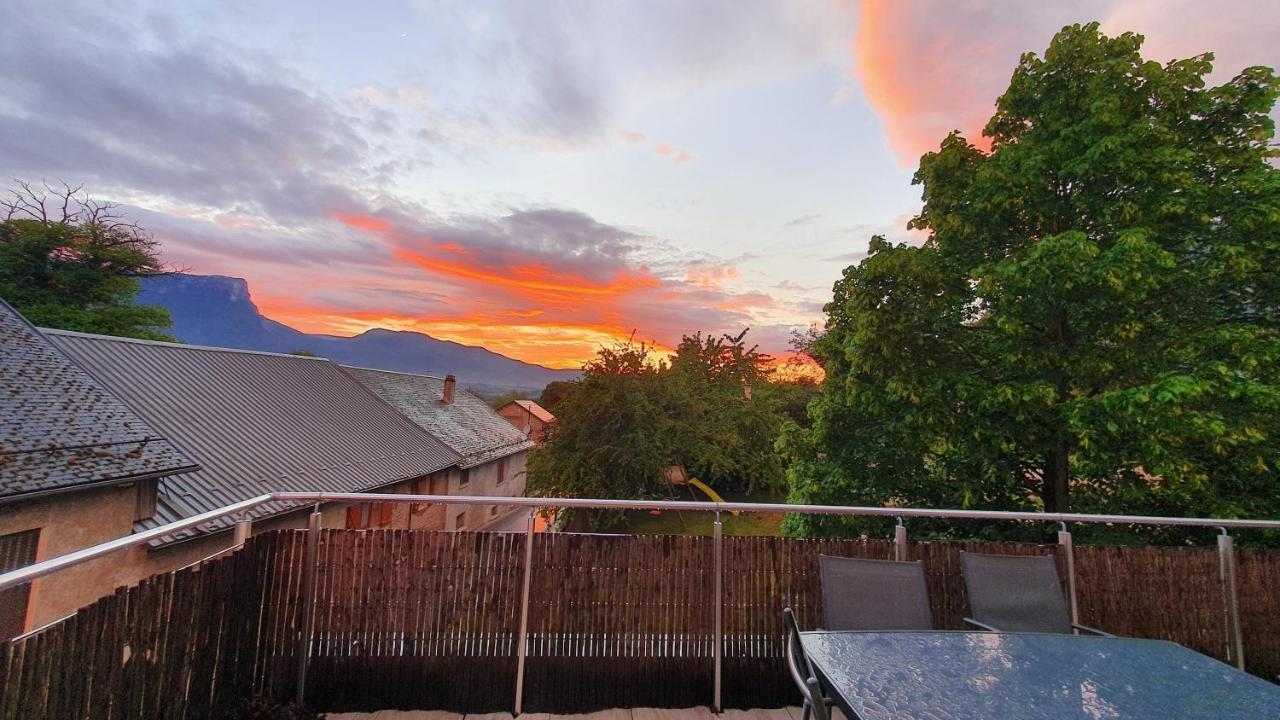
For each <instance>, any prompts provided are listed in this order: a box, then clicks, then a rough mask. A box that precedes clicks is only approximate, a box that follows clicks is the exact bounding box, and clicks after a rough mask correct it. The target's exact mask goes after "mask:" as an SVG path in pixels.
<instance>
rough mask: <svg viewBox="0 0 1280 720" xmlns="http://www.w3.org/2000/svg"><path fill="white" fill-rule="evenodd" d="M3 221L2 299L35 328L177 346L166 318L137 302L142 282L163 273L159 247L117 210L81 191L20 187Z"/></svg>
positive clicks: (1, 209) (1, 208) (2, 207)
mask: <svg viewBox="0 0 1280 720" xmlns="http://www.w3.org/2000/svg"><path fill="white" fill-rule="evenodd" d="M0 213H3V218H4V219H3V220H0V297H3V298H4V299H5V300H6V301H8V302H9V303H10V304H11V305H13V306H14V307H15V308H16V309H17V310H18V312H20V313H22V314H23V315H25V316H26V317H27V319H29V320H30V321H31V322H33V323H35V324H37V325H42V326H47V327H53V328H60V329H63V330H77V331H81V332H92V333H101V334H104V335H118V336H122V337H136V338H146V339H152V340H171V339H172V338H170V337H169V336H168V335H167V334H166V333H165V332H164V331H165V330H166V329H167V328H169V327H170V325H171V324H172V320H171V319H170V317H169V312H168V311H167V310H165V309H164V308H162V307H159V306H154V305H145V306H139V305H135V304H134V302H133V301H134V298H135V296H136V295H137V293H138V289H139V284H138V278H140V277H145V276H148V275H157V274H160V273H161V272H163V269H162V266H161V262H160V257H159V245H158V243H157V242H156V240H155V239H154V238H153V237H152V236H151V235H149V234H148V233H147V232H146V231H145V230H143V229H142V228H141V227H139V226H138V225H137V224H136V223H133V222H130V221H128V220H126V219H125V218H123V217H122V216H121V215H120V214H119V212H118V209H117V207H116V206H115V205H113V204H111V203H100V202H96V201H94V200H92V199H90V198H87V197H84V196H83V195H82V193H81V192H80V189H79V188H73V187H67V186H62V187H60V188H50V187H48V186H43V187H41V188H37V187H35V186H32V185H30V184H28V183H18V185H17V186H16V188H15V189H13V190H12V191H11V192H10V194H9V197H8V198H7V199H4V200H0Z"/></svg>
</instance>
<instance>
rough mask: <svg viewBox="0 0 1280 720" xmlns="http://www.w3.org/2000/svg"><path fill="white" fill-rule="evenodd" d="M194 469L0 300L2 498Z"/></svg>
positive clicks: (184, 457)
mask: <svg viewBox="0 0 1280 720" xmlns="http://www.w3.org/2000/svg"><path fill="white" fill-rule="evenodd" d="M194 467H196V462H195V461H194V460H193V459H192V458H189V457H187V456H186V455H184V454H183V453H182V452H180V451H178V450H177V448H175V447H174V446H173V445H172V444H170V443H169V441H168V440H167V439H165V438H164V437H162V435H161V433H160V432H158V431H156V430H155V429H154V428H152V427H151V426H149V425H148V424H147V423H146V422H145V421H144V420H143V419H142V418H140V417H138V415H137V414H136V413H134V412H133V411H132V410H130V409H129V408H128V407H126V405H125V404H124V403H123V402H121V401H120V399H119V398H117V397H115V396H113V395H112V394H111V393H110V392H109V391H108V390H107V389H106V388H105V387H103V385H102V384H101V383H100V382H98V381H97V380H95V379H94V378H93V377H92V376H90V375H89V374H88V373H86V372H85V371H84V370H83V369H81V368H80V367H78V366H76V364H75V363H74V362H72V361H71V359H70V358H69V357H67V355H66V354H64V353H63V352H62V351H61V350H59V349H58V348H57V347H56V346H55V345H54V344H53V343H51V342H49V340H48V339H47V338H46V337H45V336H44V335H43V334H41V333H40V331H39V330H37V329H36V328H35V327H34V326H32V325H31V323H29V322H27V320H26V319H25V318H23V317H22V316H21V315H20V314H18V312H17V311H16V310H14V309H13V308H12V307H10V306H9V305H8V304H7V303H5V302H4V301H3V300H0V497H16V496H21V495H24V494H27V493H33V492H42V491H49V490H61V489H65V488H71V487H75V486H78V485H89V484H95V483H101V482H111V481H114V480H129V479H131V478H137V477H143V476H151V475H163V474H170V473H175V472H182V471H183V470H188V469H192V468H194Z"/></svg>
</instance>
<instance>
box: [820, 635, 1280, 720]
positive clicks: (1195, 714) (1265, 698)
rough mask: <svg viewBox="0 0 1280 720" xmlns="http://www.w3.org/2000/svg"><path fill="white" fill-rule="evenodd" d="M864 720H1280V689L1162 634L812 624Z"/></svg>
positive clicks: (831, 682) (829, 673)
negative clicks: (846, 628) (831, 628)
mask: <svg viewBox="0 0 1280 720" xmlns="http://www.w3.org/2000/svg"><path fill="white" fill-rule="evenodd" d="M800 637H801V642H802V644H803V645H804V649H805V654H806V655H808V657H809V662H810V663H811V664H812V666H813V668H814V670H815V672H817V674H818V677H819V680H820V682H821V683H822V685H823V688H824V691H825V692H826V693H827V694H828V695H829V696H830V697H831V698H832V699H833V700H834V701H835V703H836V704H837V705H838V706H839V707H840V709H841V710H843V711H844V712H845V715H846V716H847V717H848V718H850V720H853V719H854V718H856V719H857V720H890V719H892V720H1074V719H1075V718H1082V719H1087V720H1103V719H1106V720H1127V719H1129V718H1142V719H1143V720H1152V719H1157V718H1158V719H1159V720H1173V719H1175V718H1177V719H1186V720H1190V719H1191V718H1213V719H1214V720H1228V719H1232V720H1234V719H1236V718H1238V719H1239V720H1262V719H1263V718H1274V719H1280V685H1274V684H1272V683H1270V682H1267V681H1266V680H1263V679H1261V678H1258V677H1254V676H1252V675H1249V674H1246V673H1243V672H1240V671H1239V670H1236V669H1235V668H1233V667H1231V666H1229V665H1225V664H1223V663H1221V662H1218V661H1217V660H1214V659H1213V658H1210V657H1208V656H1205V655H1201V654H1200V653H1198V652H1195V651H1193V650H1189V649H1187V648H1185V647H1182V646H1181V645H1177V644H1175V643H1171V642H1165V641H1162V640H1137V639H1132V638H1111V637H1086V636H1073V635H1050V634H1043V633H990V632H947V631H933V632H905V631H903V632H823V631H816V632H805V633H801V634H800Z"/></svg>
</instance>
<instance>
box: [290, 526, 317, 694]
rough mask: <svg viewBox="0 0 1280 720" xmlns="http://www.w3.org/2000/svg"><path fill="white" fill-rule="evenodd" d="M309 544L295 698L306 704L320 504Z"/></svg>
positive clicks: (308, 532)
mask: <svg viewBox="0 0 1280 720" xmlns="http://www.w3.org/2000/svg"><path fill="white" fill-rule="evenodd" d="M306 542H307V545H306V549H305V551H304V553H303V559H302V563H303V565H302V625H301V627H299V628H298V686H297V688H296V689H295V690H294V699H295V700H296V701H297V703H298V704H299V705H305V704H306V694H307V664H308V663H310V661H311V624H312V622H313V621H314V619H315V604H316V597H315V595H316V583H315V578H316V555H317V554H318V551H319V548H320V504H319V503H316V506H315V509H314V510H312V511H311V515H310V517H308V518H307V540H306Z"/></svg>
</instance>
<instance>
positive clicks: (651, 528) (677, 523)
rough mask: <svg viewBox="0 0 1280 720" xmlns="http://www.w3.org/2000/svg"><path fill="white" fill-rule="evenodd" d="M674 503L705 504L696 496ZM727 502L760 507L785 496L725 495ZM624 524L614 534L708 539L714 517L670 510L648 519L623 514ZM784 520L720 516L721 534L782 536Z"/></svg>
mask: <svg viewBox="0 0 1280 720" xmlns="http://www.w3.org/2000/svg"><path fill="white" fill-rule="evenodd" d="M676 499H677V500H695V499H696V500H706V499H707V498H706V496H704V495H702V494H701V493H698V496H697V497H696V498H694V497H690V496H689V495H688V494H687V493H683V492H682V494H680V495H677V496H676ZM724 499H725V501H726V502H760V503H781V502H786V501H787V498H786V495H785V494H776V495H772V494H756V495H746V494H742V493H737V494H735V493H725V494H724ZM626 516H627V522H626V524H625V525H621V526H619V527H617V528H615V530H616V531H617V532H629V533H634V534H636V535H711V534H712V532H713V528H712V523H713V522H714V521H715V513H709V512H675V511H672V510H666V511H663V513H662V514H661V515H650V514H649V513H648V512H647V511H644V510H629V511H627V513H626ZM784 517H786V514H785V513H746V512H744V513H740V514H738V515H737V516H734V515H733V514H732V513H727V512H726V513H721V517H720V520H721V521H722V522H723V523H724V533H725V534H726V535H781V534H782V532H781V530H780V526H781V525H782V519H783V518H784Z"/></svg>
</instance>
